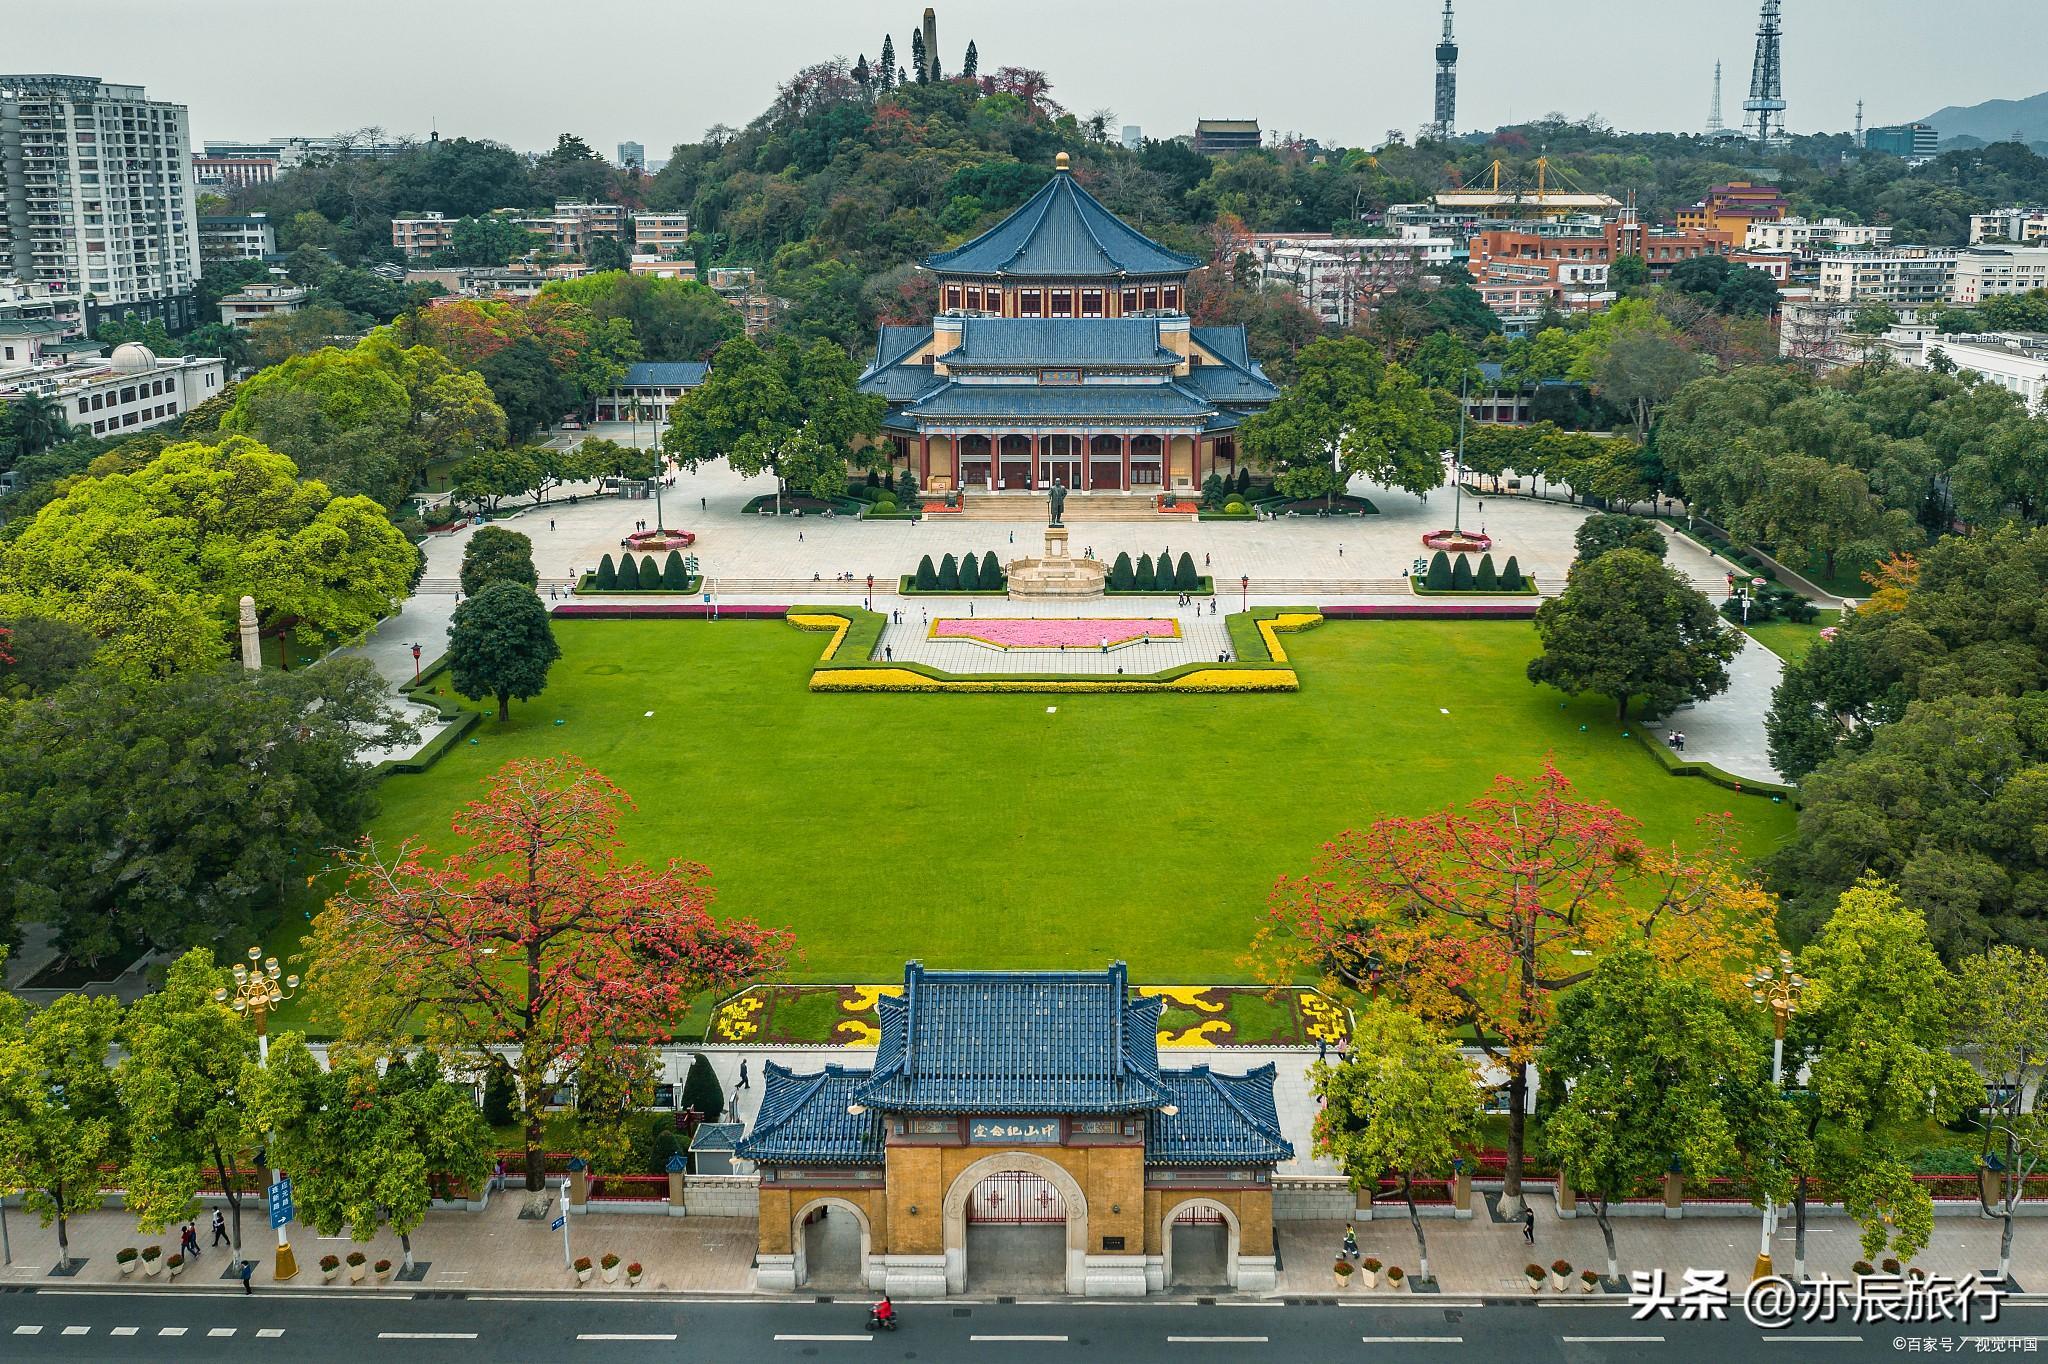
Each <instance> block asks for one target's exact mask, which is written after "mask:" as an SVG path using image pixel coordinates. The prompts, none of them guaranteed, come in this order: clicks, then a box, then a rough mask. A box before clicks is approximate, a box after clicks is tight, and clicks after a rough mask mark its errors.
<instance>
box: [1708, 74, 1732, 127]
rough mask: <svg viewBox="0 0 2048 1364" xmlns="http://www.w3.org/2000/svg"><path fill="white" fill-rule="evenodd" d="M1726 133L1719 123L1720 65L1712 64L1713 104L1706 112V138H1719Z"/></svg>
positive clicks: (1722, 125)
mask: <svg viewBox="0 0 2048 1364" xmlns="http://www.w3.org/2000/svg"><path fill="white" fill-rule="evenodd" d="M1726 131H1727V127H1726V125H1724V124H1723V123H1722V122H1721V63H1719V62H1715V63H1714V103H1713V107H1712V108H1710V109H1709V110H1708V111H1707V136H1708V137H1719V136H1720V135H1721V134H1722V133H1724V132H1726Z"/></svg>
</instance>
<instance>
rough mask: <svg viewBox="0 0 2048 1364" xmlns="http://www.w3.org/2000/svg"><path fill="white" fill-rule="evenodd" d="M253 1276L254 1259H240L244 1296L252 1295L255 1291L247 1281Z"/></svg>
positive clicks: (254, 1272) (254, 1274) (254, 1273)
mask: <svg viewBox="0 0 2048 1364" xmlns="http://www.w3.org/2000/svg"><path fill="white" fill-rule="evenodd" d="M255 1277H256V1262H255V1261H254V1260H244V1261H242V1292H243V1294H244V1295H245V1296H248V1295H253V1294H254V1293H255V1292H256V1289H255V1288H254V1287H253V1286H252V1285H251V1284H250V1282H249V1281H250V1280H251V1279H253V1278H255Z"/></svg>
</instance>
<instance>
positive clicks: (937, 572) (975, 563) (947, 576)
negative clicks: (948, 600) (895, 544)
mask: <svg viewBox="0 0 2048 1364" xmlns="http://www.w3.org/2000/svg"><path fill="white" fill-rule="evenodd" d="M903 581H905V582H908V583H910V584H911V587H909V588H906V589H904V590H905V591H906V592H909V591H915V592H922V593H926V594H927V595H929V594H931V593H934V592H944V593H958V594H961V595H969V596H971V595H973V594H975V593H977V592H990V593H999V592H1003V591H1005V590H1007V589H1008V587H1009V580H1008V579H1007V578H1006V577H1005V576H1004V574H1003V566H1002V565H1001V564H999V563H997V562H996V552H995V551H994V550H992V549H988V550H983V551H982V553H981V557H980V559H978V560H977V559H976V558H975V556H974V551H973V550H969V551H967V553H965V554H963V555H961V556H960V557H959V558H957V559H956V558H954V557H953V556H952V555H950V554H948V555H946V556H944V557H943V558H941V559H940V560H939V562H938V563H937V564H936V565H934V564H933V563H932V556H931V555H929V554H927V555H925V556H924V557H923V558H922V559H919V560H918V561H917V572H916V573H914V574H912V575H910V576H909V577H907V578H905V579H903Z"/></svg>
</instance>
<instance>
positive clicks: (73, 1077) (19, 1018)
mask: <svg viewBox="0 0 2048 1364" xmlns="http://www.w3.org/2000/svg"><path fill="white" fill-rule="evenodd" d="M4 960H5V955H4V953H0V961H4ZM120 1027H121V1006H120V1003H119V1002H118V1001H116V1000H114V999H111V998H109V997H107V996H104V995H100V996H87V995H63V996H60V997H59V998H57V999H55V1000H52V1001H51V1002H50V1003H49V1004H47V1005H45V1006H43V1007H42V1008H40V1009H35V1010H30V1009H29V1008H28V1007H27V1006H26V1005H24V1004H23V1003H22V1002H21V1001H20V1000H18V999H16V998H14V997H13V996H12V995H5V994H0V1190H7V1191H12V1190H16V1189H19V1190H22V1191H23V1194H24V1197H23V1199H22V1203H23V1206H25V1207H26V1208H27V1209H28V1210H29V1211H30V1212H32V1213H35V1214H36V1215H37V1216H38V1217H39V1218H41V1219H42V1223H43V1225H44V1226H46V1227H47V1226H49V1225H50V1224H51V1223H52V1222H55V1223H56V1224H57V1267H58V1269H60V1270H62V1271H65V1272H69V1270H70V1268H71V1237H70V1225H69V1223H70V1218H71V1217H72V1216H74V1215H76V1214H78V1213H81V1212H91V1211H92V1210H94V1209H95V1208H98V1207H99V1206H100V1205H101V1203H102V1202H103V1201H104V1200H103V1197H102V1195H101V1193H100V1183H101V1176H100V1167H101V1166H102V1165H104V1164H108V1163H110V1162H112V1161H115V1160H117V1159H119V1157H120V1155H121V1151H122V1145H123V1140H124V1138H125V1136H126V1132H127V1123H126V1122H125V1120H124V1118H123V1115H122V1111H121V1099H120V1095H119V1093H118V1092H117V1090H116V1089H115V1086H114V1072H113V1071H112V1070H111V1069H109V1061H110V1059H111V1052H112V1049H113V1045H114V1041H115V1039H116V1037H117V1035H118V1034H119V1032H120Z"/></svg>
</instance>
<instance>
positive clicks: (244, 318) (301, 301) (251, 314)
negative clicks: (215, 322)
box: [220, 279, 308, 327]
mask: <svg viewBox="0 0 2048 1364" xmlns="http://www.w3.org/2000/svg"><path fill="white" fill-rule="evenodd" d="M307 296H308V291H307V290H306V289H305V288H304V287H303V286H301V285H297V284H294V283H292V282H291V281H290V280H288V279H280V280H270V281H268V282H266V283H262V284H251V285H248V286H247V287H246V288H244V289H242V290H241V291H240V292H239V293H232V294H229V295H228V296H227V297H225V298H223V299H221V301H220V320H221V321H222V322H225V323H226V324H227V325H229V326H230V327H247V326H249V325H250V324H251V323H254V322H261V321H262V320H263V319H264V318H266V317H290V316H291V315H292V314H293V313H295V312H297V311H299V309H301V308H303V307H305V306H306V298H307Z"/></svg>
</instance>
